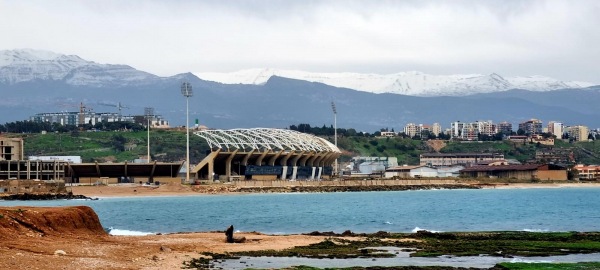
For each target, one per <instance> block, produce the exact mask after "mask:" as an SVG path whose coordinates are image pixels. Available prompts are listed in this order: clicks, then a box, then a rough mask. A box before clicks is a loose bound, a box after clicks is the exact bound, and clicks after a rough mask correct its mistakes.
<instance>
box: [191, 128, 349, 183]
mask: <svg viewBox="0 0 600 270" xmlns="http://www.w3.org/2000/svg"><path fill="white" fill-rule="evenodd" d="M194 135H197V136H199V137H201V138H203V139H204V140H206V142H207V143H208V146H209V147H210V149H211V150H210V152H209V153H207V156H206V157H205V158H204V159H203V160H202V161H201V162H200V163H198V165H196V166H195V167H194V168H192V169H191V170H190V172H191V173H194V174H195V175H196V179H209V180H217V179H218V180H220V181H236V180H243V179H246V180H296V179H298V180H300V179H305V180H310V179H315V180H317V179H329V178H331V176H332V175H333V173H334V172H333V166H332V165H333V163H334V162H335V161H336V159H337V158H338V157H339V156H340V154H341V152H340V150H339V149H338V148H337V147H336V146H335V145H333V144H332V143H330V142H329V141H327V140H325V139H323V138H320V137H317V136H314V135H310V134H305V133H301V132H297V131H293V130H287V129H272V128H252V129H231V130H203V131H197V132H194Z"/></svg>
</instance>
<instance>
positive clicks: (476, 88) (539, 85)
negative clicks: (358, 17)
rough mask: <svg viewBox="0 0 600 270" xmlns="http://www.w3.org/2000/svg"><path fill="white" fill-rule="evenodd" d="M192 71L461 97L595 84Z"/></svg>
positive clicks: (212, 76) (238, 79) (254, 80)
mask: <svg viewBox="0 0 600 270" xmlns="http://www.w3.org/2000/svg"><path fill="white" fill-rule="evenodd" d="M194 74H195V75H196V76H198V77H199V78H201V79H203V80H209V81H215V82H220V83H224V84H264V83H265V82H266V81H267V80H268V79H269V78H270V77H271V76H279V77H285V78H290V79H298V80H305V81H310V82H319V83H324V84H327V85H331V86H336V87H344V88H350V89H355V90H360V91H366V92H373V93H394V94H403V95H411V96H460V95H470V94H477V93H490V92H498V91H506V90H510V89H523V90H530V91H551V90H557V89H567V88H582V87H588V86H592V85H594V84H592V83H586V82H565V81H560V80H557V79H553V78H549V77H543V76H530V77H508V78H505V77H502V76H501V75H498V74H496V73H492V74H490V75H481V74H468V75H430V74H425V73H422V72H418V71H410V72H400V73H395V74H388V75H380V74H361V73H311V72H305V71H297V70H277V69H249V70H242V71H238V72H231V73H214V72H213V73H210V72H198V73H194Z"/></svg>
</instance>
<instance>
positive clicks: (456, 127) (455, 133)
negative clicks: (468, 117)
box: [450, 121, 464, 138]
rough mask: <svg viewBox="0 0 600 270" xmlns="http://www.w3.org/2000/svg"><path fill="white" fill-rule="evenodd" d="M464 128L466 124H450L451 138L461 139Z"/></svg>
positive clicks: (457, 122)
mask: <svg viewBox="0 0 600 270" xmlns="http://www.w3.org/2000/svg"><path fill="white" fill-rule="evenodd" d="M463 127H464V123H461V122H460V121H456V122H452V123H450V137H451V138H460V136H461V134H462V129H463Z"/></svg>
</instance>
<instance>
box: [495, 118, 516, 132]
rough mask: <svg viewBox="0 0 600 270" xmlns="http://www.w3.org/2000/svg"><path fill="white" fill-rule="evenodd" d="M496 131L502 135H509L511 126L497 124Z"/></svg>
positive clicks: (505, 123)
mask: <svg viewBox="0 0 600 270" xmlns="http://www.w3.org/2000/svg"><path fill="white" fill-rule="evenodd" d="M496 129H497V132H500V133H502V134H504V135H510V134H512V132H513V127H512V124H511V123H509V122H506V121H504V122H500V123H498V125H497V126H496Z"/></svg>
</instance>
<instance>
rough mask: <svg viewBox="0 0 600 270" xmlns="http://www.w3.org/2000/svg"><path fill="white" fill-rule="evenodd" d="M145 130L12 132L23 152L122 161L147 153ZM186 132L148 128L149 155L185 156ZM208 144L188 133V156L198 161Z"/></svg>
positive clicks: (160, 158) (164, 158)
mask: <svg viewBox="0 0 600 270" xmlns="http://www.w3.org/2000/svg"><path fill="white" fill-rule="evenodd" d="M147 136H148V135H147V132H146V131H137V132H135V131H102V132H80V131H72V132H68V133H47V134H41V133H36V134H12V137H23V138H24V147H25V155H26V156H37V155H61V156H81V157H82V159H83V161H84V162H95V161H98V162H105V161H113V162H124V161H131V160H134V159H136V158H139V157H144V156H146V154H147V143H148V141H147ZM185 145H186V135H185V132H183V131H165V130H151V131H150V150H151V152H150V155H151V156H152V159H153V160H157V161H179V160H182V159H184V158H185ZM207 150H208V145H207V144H206V142H204V141H203V140H202V139H201V138H200V137H198V136H194V135H191V136H190V159H191V160H192V162H199V161H200V160H201V159H202V158H204V156H205V155H206V151H207Z"/></svg>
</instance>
